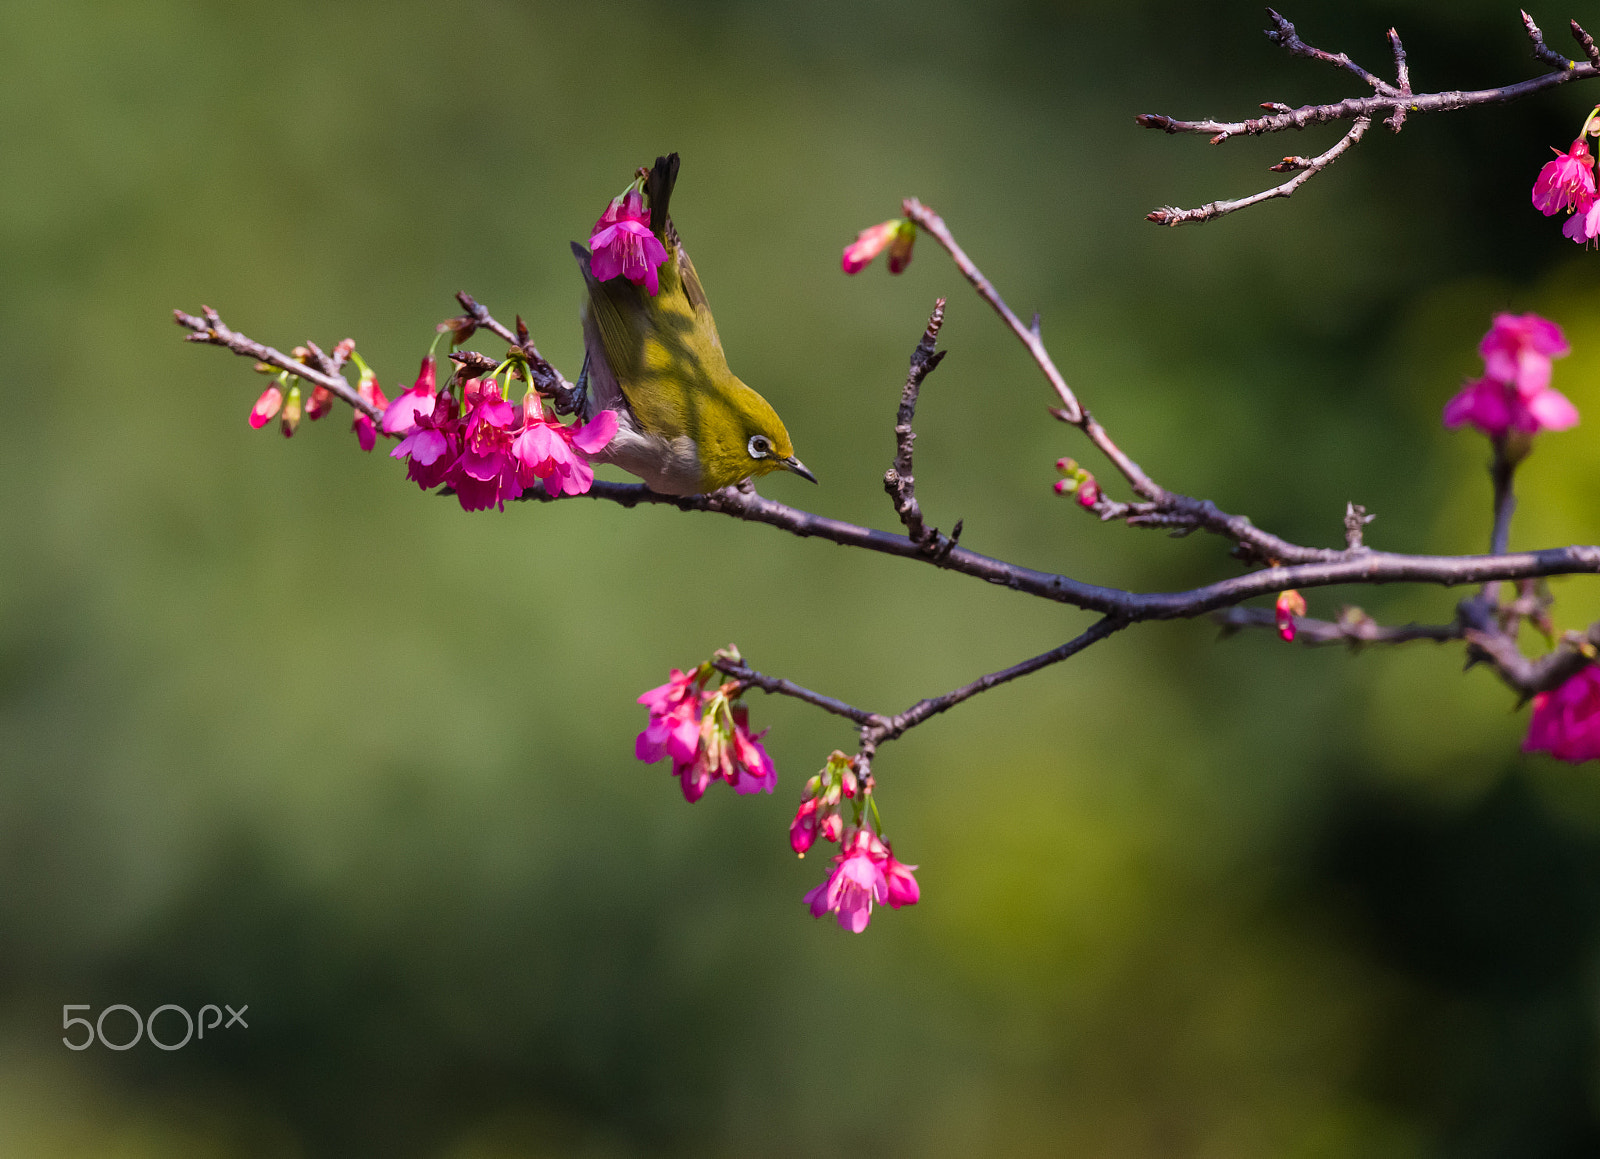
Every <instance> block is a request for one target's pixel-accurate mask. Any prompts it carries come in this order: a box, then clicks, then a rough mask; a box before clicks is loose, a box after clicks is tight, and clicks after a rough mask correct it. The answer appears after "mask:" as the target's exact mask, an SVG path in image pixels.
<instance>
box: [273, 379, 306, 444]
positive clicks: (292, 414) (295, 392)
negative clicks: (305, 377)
mask: <svg viewBox="0 0 1600 1159" xmlns="http://www.w3.org/2000/svg"><path fill="white" fill-rule="evenodd" d="M301 413H302V408H301V405H300V387H299V386H298V385H296V386H291V387H290V388H289V397H288V398H286V399H284V401H283V413H282V414H281V415H279V416H278V425H279V427H280V428H281V429H282V430H283V437H284V438H286V439H287V438H288V437H289V436H290V435H292V434H294V429H295V427H297V426H299V425H300V415H301Z"/></svg>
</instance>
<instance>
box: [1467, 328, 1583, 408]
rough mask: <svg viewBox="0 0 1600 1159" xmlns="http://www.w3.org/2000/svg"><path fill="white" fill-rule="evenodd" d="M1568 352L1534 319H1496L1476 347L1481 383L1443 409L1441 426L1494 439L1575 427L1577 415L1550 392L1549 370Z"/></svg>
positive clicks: (1557, 335)
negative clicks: (1465, 429) (1467, 426)
mask: <svg viewBox="0 0 1600 1159" xmlns="http://www.w3.org/2000/svg"><path fill="white" fill-rule="evenodd" d="M1569 350H1570V347H1569V346H1568V345H1567V340H1566V338H1565V337H1564V336H1563V335H1562V333H1561V327H1559V326H1557V325H1556V324H1555V323H1554V322H1551V321H1550V320H1548V319H1546V318H1541V317H1539V315H1537V314H1496V315H1495V318H1494V324H1493V325H1492V326H1491V327H1490V328H1489V332H1488V333H1487V334H1485V335H1484V337H1483V341H1482V342H1481V343H1479V344H1478V352H1479V353H1480V354H1482V355H1483V368H1484V373H1483V377H1482V378H1478V379H1475V380H1473V381H1472V382H1469V383H1467V385H1466V386H1464V387H1463V388H1462V389H1461V391H1460V393H1458V394H1457V395H1456V396H1455V397H1454V398H1452V399H1451V400H1450V401H1449V402H1448V403H1446V404H1445V408H1444V425H1445V426H1447V427H1459V426H1462V425H1464V424H1471V425H1472V426H1475V427H1477V428H1478V429H1479V430H1480V431H1482V432H1483V433H1484V434H1486V435H1488V436H1489V437H1490V438H1492V439H1498V438H1501V437H1502V436H1504V435H1505V434H1506V433H1507V432H1508V431H1520V432H1522V433H1523V434H1530V435H1531V434H1537V433H1538V432H1540V431H1564V430H1567V429H1568V428H1569V427H1574V426H1576V425H1577V423H1578V410H1577V408H1576V407H1574V406H1573V405H1572V403H1571V402H1570V401H1569V400H1568V399H1567V397H1566V396H1565V395H1563V394H1562V393H1561V392H1560V391H1558V390H1555V389H1554V388H1552V387H1551V386H1550V364H1551V361H1552V360H1553V359H1556V358H1561V357H1564V356H1565V355H1566V354H1567V352H1568V351H1569Z"/></svg>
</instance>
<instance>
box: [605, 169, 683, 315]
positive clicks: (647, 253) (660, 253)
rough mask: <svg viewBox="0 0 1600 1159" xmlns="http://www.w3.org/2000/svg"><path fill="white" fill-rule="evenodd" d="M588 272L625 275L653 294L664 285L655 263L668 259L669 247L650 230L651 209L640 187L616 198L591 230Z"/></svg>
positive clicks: (614, 275) (611, 275) (606, 277)
mask: <svg viewBox="0 0 1600 1159" xmlns="http://www.w3.org/2000/svg"><path fill="white" fill-rule="evenodd" d="M589 249H590V251H591V252H590V255H589V272H590V273H591V274H593V275H594V277H595V279H596V280H597V281H601V282H609V281H610V280H611V279H612V278H615V277H617V276H619V275H620V276H622V277H625V278H627V279H628V281H630V282H632V283H633V284H634V285H636V286H637V285H640V284H641V283H642V284H643V285H644V287H645V289H647V290H649V291H650V294H651V296H654V295H655V293H656V292H657V291H658V290H659V289H660V288H661V286H660V281H659V279H658V277H657V274H656V267H657V266H659V265H661V263H662V262H664V261H666V260H667V251H666V247H665V246H663V245H662V244H661V239H659V238H658V237H656V235H655V234H654V233H652V232H651V230H650V211H649V210H648V209H646V208H645V207H644V198H643V197H642V196H641V195H640V193H639V191H638V190H637V189H630V190H628V192H627V193H625V194H623V195H622V196H621V197H619V198H616V199H615V200H613V201H612V202H611V204H610V205H609V206H607V207H606V211H605V212H604V213H602V214H601V215H600V220H599V221H597V222H595V223H594V228H593V229H592V230H590V231H589Z"/></svg>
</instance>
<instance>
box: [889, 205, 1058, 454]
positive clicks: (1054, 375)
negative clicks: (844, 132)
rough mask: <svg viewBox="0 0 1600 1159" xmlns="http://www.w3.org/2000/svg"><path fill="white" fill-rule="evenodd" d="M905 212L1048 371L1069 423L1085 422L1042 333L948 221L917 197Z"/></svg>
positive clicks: (1047, 373) (1047, 376) (905, 208)
mask: <svg viewBox="0 0 1600 1159" xmlns="http://www.w3.org/2000/svg"><path fill="white" fill-rule="evenodd" d="M902 208H904V210H905V214H906V216H907V217H908V218H910V219H911V220H912V221H914V222H916V223H917V224H918V225H920V226H921V227H922V228H923V229H925V230H927V231H928V232H929V233H931V234H932V235H933V236H934V240H936V241H937V242H938V243H939V244H940V245H942V246H943V247H944V248H945V251H946V252H947V253H948V254H949V255H950V257H951V259H952V260H953V261H954V262H955V263H956V268H957V269H959V270H960V271H961V272H962V274H963V275H964V276H965V277H966V279H967V281H969V282H971V283H972V288H973V289H975V290H977V291H978V296H979V297H980V298H982V299H983V300H984V301H985V302H988V303H989V305H990V306H992V307H993V308H994V312H995V313H996V314H999V315H1000V319H1001V321H1003V322H1004V323H1005V324H1006V325H1007V326H1009V327H1010V328H1011V332H1012V333H1013V334H1015V335H1016V336H1017V337H1018V338H1019V339H1020V340H1021V341H1022V344H1023V345H1024V346H1026V347H1027V348H1028V353H1030V354H1032V355H1033V360H1034V361H1035V362H1037V363H1038V364H1039V369H1040V370H1042V371H1044V376H1045V378H1047V379H1049V381H1050V385H1051V386H1052V387H1054V388H1055V392H1056V395H1057V397H1059V398H1060V399H1061V406H1062V409H1063V410H1064V411H1066V413H1067V415H1068V416H1070V417H1069V418H1068V419H1067V421H1068V422H1071V423H1078V422H1081V421H1082V418H1083V408H1082V407H1081V406H1080V405H1079V404H1078V398H1077V396H1076V395H1074V394H1073V393H1072V389H1071V387H1069V386H1067V380H1066V379H1064V378H1062V377H1061V372H1060V371H1059V370H1057V369H1056V364H1055V363H1054V362H1052V361H1051V359H1050V352H1049V351H1047V350H1046V349H1045V348H1044V343H1043V342H1042V341H1040V339H1039V335H1038V332H1037V331H1035V330H1034V329H1032V328H1030V327H1027V326H1024V325H1023V324H1022V322H1021V320H1020V319H1019V318H1018V317H1017V316H1016V315H1015V314H1013V313H1012V312H1011V307H1010V306H1008V305H1006V304H1005V300H1004V299H1002V298H1001V297H1000V294H999V292H998V291H997V290H996V289H995V288H994V285H993V283H991V282H990V281H989V279H988V278H986V277H984V276H983V272H982V271H981V270H979V269H978V267H977V266H975V265H974V264H973V262H972V259H971V258H969V257H968V256H967V255H966V253H965V251H963V250H962V248H961V247H960V246H959V245H957V244H956V239H955V238H953V237H952V236H950V230H949V229H947V228H946V227H945V224H944V220H943V219H942V218H941V217H940V216H939V215H938V214H937V213H935V212H933V210H931V209H929V208H928V207H927V206H925V205H923V204H922V202H920V201H918V200H917V199H916V198H915V197H908V198H907V199H906V200H905V201H904V202H903V203H902Z"/></svg>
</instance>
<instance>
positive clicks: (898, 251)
mask: <svg viewBox="0 0 1600 1159" xmlns="http://www.w3.org/2000/svg"><path fill="white" fill-rule="evenodd" d="M916 240H917V226H916V223H915V222H911V221H902V222H900V224H899V225H898V226H896V227H895V232H894V238H893V239H892V240H891V241H890V242H889V272H890V273H891V274H898V273H900V272H901V271H902V270H904V269H905V268H906V267H907V266H909V265H910V264H911V247H912V246H913V245H915V244H916Z"/></svg>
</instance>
